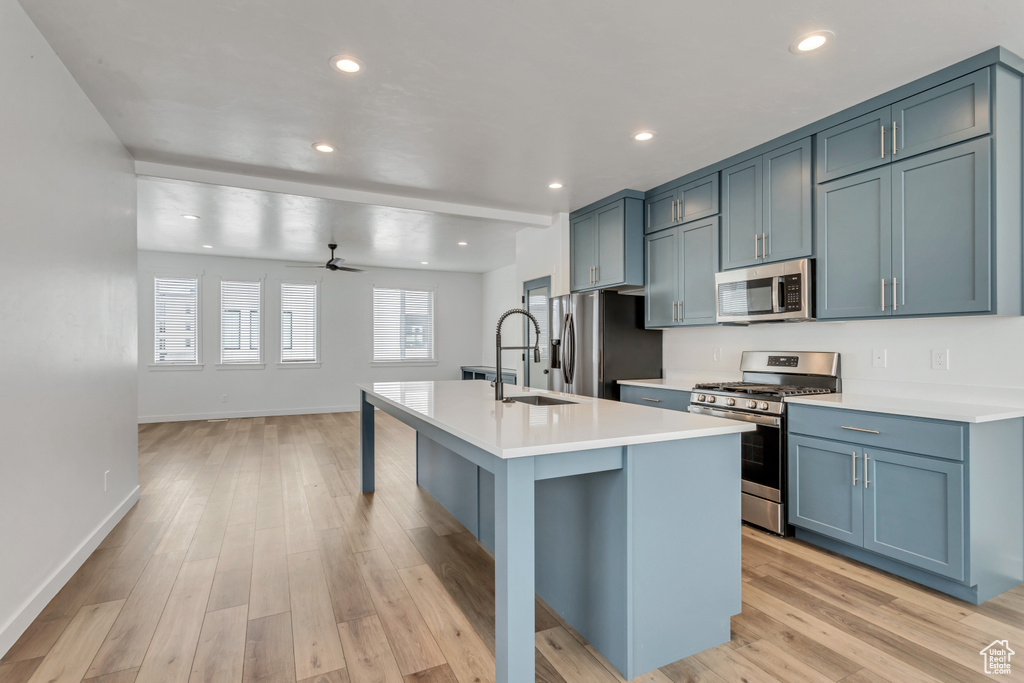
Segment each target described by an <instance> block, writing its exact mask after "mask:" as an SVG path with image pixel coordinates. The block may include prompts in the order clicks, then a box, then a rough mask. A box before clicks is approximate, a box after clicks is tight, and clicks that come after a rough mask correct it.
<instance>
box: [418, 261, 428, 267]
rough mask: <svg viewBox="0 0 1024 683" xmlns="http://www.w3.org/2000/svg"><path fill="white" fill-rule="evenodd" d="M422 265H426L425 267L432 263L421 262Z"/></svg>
mask: <svg viewBox="0 0 1024 683" xmlns="http://www.w3.org/2000/svg"><path fill="white" fill-rule="evenodd" d="M420 264H421V265H424V266H429V265H430V261H420Z"/></svg>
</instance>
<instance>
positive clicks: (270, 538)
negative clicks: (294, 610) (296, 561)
mask: <svg viewBox="0 0 1024 683" xmlns="http://www.w3.org/2000/svg"><path fill="white" fill-rule="evenodd" d="M290 609H291V606H290V603H289V597H288V556H287V544H286V543H285V536H284V527H274V528H271V529H258V530H257V531H256V535H255V541H254V550H253V560H252V581H251V584H250V587H249V620H250V621H252V620H253V619H261V618H263V617H267V616H270V615H271V614H280V613H281V612H288V611H289V610H290ZM290 623H291V622H290V619H289V624H290ZM288 628H289V629H291V626H290V625H289V627H288Z"/></svg>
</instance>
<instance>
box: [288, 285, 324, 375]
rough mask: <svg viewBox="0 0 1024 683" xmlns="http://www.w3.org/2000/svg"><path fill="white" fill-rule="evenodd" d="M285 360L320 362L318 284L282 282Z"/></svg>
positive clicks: (289, 361)
mask: <svg viewBox="0 0 1024 683" xmlns="http://www.w3.org/2000/svg"><path fill="white" fill-rule="evenodd" d="M281 362H282V363H315V362H316V285H315V284H309V285H304V284H292V283H288V282H282V283H281Z"/></svg>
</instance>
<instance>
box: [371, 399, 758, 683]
mask: <svg viewBox="0 0 1024 683" xmlns="http://www.w3.org/2000/svg"><path fill="white" fill-rule="evenodd" d="M359 389H360V394H361V402H360V403H361V418H360V419H361V458H360V478H361V485H362V490H363V492H364V493H370V492H372V491H373V490H374V415H373V413H374V408H379V409H381V410H382V411H384V412H386V413H388V414H389V415H392V416H393V417H395V418H397V419H398V420H400V421H402V422H404V423H405V424H407V425H409V426H411V427H412V428H413V429H415V430H416V432H417V437H416V445H417V482H418V483H419V485H420V486H422V487H423V488H425V489H426V490H427V491H428V492H429V493H431V495H433V496H434V497H435V499H437V500H438V502H440V503H441V504H442V505H444V506H445V507H446V508H447V509H448V510H449V511H450V512H452V514H453V515H454V516H455V517H456V518H457V519H459V521H460V522H462V523H463V524H464V525H465V526H466V527H467V529H469V530H470V531H471V532H472V533H474V534H475V535H476V536H477V538H479V539H481V541H482V542H484V544H485V545H488V546H489V547H491V548H492V549H493V551H494V556H495V639H496V642H495V668H496V680H497V681H499V682H502V683H520V682H523V683H532V682H533V680H534V594H535V593H536V594H537V595H539V596H540V597H541V598H542V599H543V600H545V601H546V602H547V603H548V604H549V605H550V606H551V607H552V608H553V609H555V610H556V611H557V612H558V613H559V614H560V615H561V616H562V617H563V618H564V619H565V620H566V621H567V622H568V623H569V624H570V625H571V626H572V627H573V628H575V629H576V630H577V631H578V632H579V633H580V634H581V635H582V636H583V637H584V638H586V639H587V640H588V641H589V642H590V643H591V644H592V645H593V646H594V647H595V648H596V649H597V650H598V651H599V652H600V653H601V654H602V655H604V656H605V658H606V659H607V660H608V661H609V662H611V664H612V665H614V666H615V667H616V668H617V669H618V670H619V671H620V672H621V673H622V674H623V676H624V677H625V678H626V679H630V678H633V677H634V676H637V675H640V674H642V673H645V672H647V671H650V670H652V669H654V668H657V667H659V666H662V665H664V664H667V663H669V662H672V661H675V660H677V659H681V658H683V657H686V656H689V655H691V654H694V653H696V652H700V651H702V650H705V649H707V648H710V647H714V646H716V645H719V644H721V643H724V642H727V641H728V640H729V639H730V617H732V616H733V615H735V614H737V613H739V612H740V610H741V594H740V593H741V591H740V586H741V579H740V486H739V482H740V432H744V431H749V430H751V429H753V427H752V426H751V425H748V424H745V423H737V422H735V421H730V420H722V419H718V418H712V417H706V416H699V415H691V414H688V413H679V412H674V411H668V410H658V409H652V408H646V407H641V406H635V405H630V404H623V403H618V402H616V401H605V400H600V399H593V398H584V397H579V396H571V395H566V394H558V393H556V392H548V391H540V390H536V389H533V390H530V389H524V388H522V387H517V388H515V389H513V388H511V387H510V388H509V389H508V392H507V393H508V394H509V395H510V397H511V398H516V397H520V398H522V397H525V398H526V399H527V400H532V401H535V402H549V401H551V400H552V399H554V400H555V401H558V400H561V401H568V403H561V404H557V405H530V404H528V403H522V402H516V401H513V402H511V403H502V402H498V401H495V400H494V390H493V388H491V387H490V386H489V385H488V383H486V382H482V381H448V382H387V383H376V384H373V385H365V386H360V387H359Z"/></svg>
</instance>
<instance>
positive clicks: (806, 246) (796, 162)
mask: <svg viewBox="0 0 1024 683" xmlns="http://www.w3.org/2000/svg"><path fill="white" fill-rule="evenodd" d="M761 164H762V171H763V174H764V181H763V182H764V188H763V199H762V202H763V208H764V219H763V220H764V226H763V231H764V233H765V243H764V244H762V245H761V255H762V256H763V258H764V261H766V262H771V261H786V260H788V259H794V258H802V257H804V256H811V255H812V249H811V234H812V233H811V224H812V221H811V192H812V191H813V189H814V188H813V186H812V185H811V139H810V138H804V139H803V140H799V141H797V142H794V143H793V144H790V145H786V146H785V147H781V148H779V149H777V150H775V151H773V152H769V153H768V154H765V155H764V157H763V158H762V160H761Z"/></svg>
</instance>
